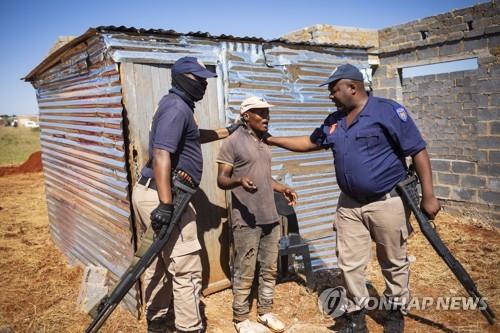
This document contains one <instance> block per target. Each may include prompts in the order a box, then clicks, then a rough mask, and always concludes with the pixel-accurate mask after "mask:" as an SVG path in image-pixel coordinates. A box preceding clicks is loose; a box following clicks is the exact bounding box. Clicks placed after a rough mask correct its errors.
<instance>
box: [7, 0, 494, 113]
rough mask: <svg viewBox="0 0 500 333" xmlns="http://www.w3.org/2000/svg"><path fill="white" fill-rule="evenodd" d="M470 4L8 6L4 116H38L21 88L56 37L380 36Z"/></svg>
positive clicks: (269, 0)
mask: <svg viewBox="0 0 500 333" xmlns="http://www.w3.org/2000/svg"><path fill="white" fill-rule="evenodd" d="M479 2H485V1H478V0H476V1H471V0H455V1H449V0H420V1H401V0H400V1H395V0H394V1H376V0H372V1H368V0H366V1H365V0H358V1H342V2H341V1H336V0H302V1H294V0H288V1H285V0H274V1H273V0H253V1H238V0H233V1H227V0H222V1H217V0H211V1H198V0H183V1H171V0H163V1H159V0H158V1H155V0H143V1H138V0H136V1H128V0H122V1H117V0H101V1H95V0H85V1H78V2H76V1H61V0H45V1H43V0H40V1H34V0H30V1H28V0H2V1H1V2H0V27H1V31H2V35H1V37H0V39H1V45H2V52H1V53H0V57H1V59H0V60H1V61H0V73H1V79H0V99H1V100H2V103H0V114H36V113H38V108H37V104H36V97H35V90H34V89H33V87H32V86H31V84H29V83H25V82H24V81H21V80H20V78H21V77H23V76H24V75H26V74H27V73H28V72H29V71H30V70H31V69H33V68H34V67H35V66H36V65H37V64H39V63H40V61H42V60H43V58H44V57H45V56H46V55H47V52H48V50H49V49H50V47H51V46H52V45H53V43H54V42H55V40H56V39H57V37H58V36H67V35H75V36H78V35H80V34H82V33H84V32H85V31H86V30H87V29H88V28H89V27H95V26H99V25H125V26H134V27H140V28H162V29H174V30H177V31H179V32H189V31H207V32H210V33H212V34H231V35H235V36H258V37H264V38H276V37H279V36H281V35H283V34H285V33H287V32H290V31H293V30H297V29H300V28H303V27H307V26H310V25H314V24H317V23H324V24H333V25H342V26H355V27H360V28H370V29H380V28H385V27H388V26H392V25H396V24H400V23H405V22H409V21H413V20H416V19H419V18H423V17H427V16H432V15H436V14H439V13H443V12H447V11H450V10H453V9H457V8H464V7H469V6H472V5H474V4H476V3H479Z"/></svg>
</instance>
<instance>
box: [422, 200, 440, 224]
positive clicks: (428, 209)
mask: <svg viewBox="0 0 500 333" xmlns="http://www.w3.org/2000/svg"><path fill="white" fill-rule="evenodd" d="M420 209H422V211H423V212H424V213H425V214H427V216H428V217H429V219H431V220H433V219H434V218H435V217H436V215H437V213H438V212H439V211H440V210H441V204H440V203H439V200H438V199H437V198H436V197H435V196H431V197H422V201H421V202H420Z"/></svg>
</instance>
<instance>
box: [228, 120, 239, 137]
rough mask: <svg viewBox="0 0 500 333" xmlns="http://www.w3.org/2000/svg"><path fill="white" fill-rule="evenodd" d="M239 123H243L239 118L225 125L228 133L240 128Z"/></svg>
mask: <svg viewBox="0 0 500 333" xmlns="http://www.w3.org/2000/svg"><path fill="white" fill-rule="evenodd" d="M241 125H243V123H242V122H241V120H235V121H234V122H232V123H230V124H229V125H227V126H226V129H227V132H228V133H229V135H231V134H233V133H234V132H236V130H237V129H238V128H240V126H241Z"/></svg>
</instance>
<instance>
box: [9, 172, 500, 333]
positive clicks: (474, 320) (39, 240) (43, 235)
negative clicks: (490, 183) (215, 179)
mask: <svg viewBox="0 0 500 333" xmlns="http://www.w3.org/2000/svg"><path fill="white" fill-rule="evenodd" d="M0 197H1V198H2V199H1V203H0V206H1V208H0V221H1V223H0V273H1V276H2V279H0V331H1V329H2V328H4V329H7V328H11V329H12V330H13V331H14V332H27V333H31V332H82V331H83V330H84V328H85V326H86V324H88V322H89V317H88V316H87V315H86V314H84V313H82V312H81V311H80V310H79V309H78V308H77V307H76V305H75V301H76V298H77V295H78V288H79V286H80V282H81V277H82V270H81V269H80V268H78V267H70V266H68V265H67V264H66V261H65V259H64V257H63V256H62V254H61V253H60V252H59V250H58V249H57V248H56V247H55V246H54V245H53V243H52V241H51V240H50V235H49V231H48V221H47V207H46V204H45V200H44V188H43V182H42V175H41V174H40V173H36V174H29V175H17V176H7V177H0ZM437 224H438V226H439V230H440V233H441V236H442V237H443V239H444V240H445V242H446V244H448V245H449V247H450V249H451V250H452V252H453V253H454V254H455V255H456V257H457V258H458V259H459V260H460V261H461V262H462V264H463V265H464V267H465V268H466V269H467V270H468V271H469V273H470V274H471V275H472V277H473V278H474V279H475V280H476V282H477V284H478V286H479V290H480V291H481V292H482V293H483V294H484V295H487V296H488V297H489V303H490V305H492V306H493V308H495V309H497V311H500V310H499V309H500V291H499V287H498V286H499V276H498V267H499V264H500V262H499V254H500V250H499V244H500V235H499V233H498V231H497V230H494V229H491V228H488V227H486V226H484V225H472V224H471V223H470V221H466V220H463V219H457V218H454V217H452V216H450V215H447V214H441V215H440V216H439V219H438V221H437ZM409 252H410V254H411V255H413V256H415V257H416V261H415V262H414V263H413V264H412V268H411V269H412V276H411V282H412V291H413V296H415V297H424V296H432V297H436V296H454V295H459V296H460V295H463V296H466V294H465V291H463V289H462V287H461V286H460V285H459V283H458V282H457V281H456V280H455V278H454V277H453V275H452V273H451V272H450V271H449V270H448V268H447V267H446V266H445V265H444V263H442V261H441V259H440V258H439V257H438V256H437V255H436V254H435V253H434V251H433V250H432V248H430V246H429V245H428V243H427V241H426V240H425V239H424V238H423V236H422V235H421V233H420V232H419V231H418V230H417V231H416V232H415V234H414V236H413V237H412V238H411V239H410V247H409ZM368 276H369V278H370V280H371V282H372V284H373V285H374V287H375V289H376V290H377V291H378V293H379V294H381V293H382V292H383V289H384V283H383V280H382V277H381V275H380V273H379V269H378V265H377V263H376V260H375V258H374V259H373V260H372V263H371V264H370V267H369V269H368ZM231 300H232V297H231V292H230V290H225V291H222V292H220V293H217V294H214V295H211V296H209V297H207V298H205V299H204V303H205V307H204V311H205V315H206V317H207V324H208V329H207V332H208V333H226V332H234V330H233V326H232V323H231ZM274 308H275V312H277V313H278V314H279V315H280V316H281V317H282V318H283V319H284V320H285V321H286V322H287V323H288V324H293V323H302V324H305V325H304V326H301V327H302V328H301V329H300V330H294V332H302V333H309V332H310V333H318V332H328V331H330V328H331V327H332V325H333V324H334V322H333V320H331V319H330V318H326V317H322V316H321V315H320V314H319V312H318V311H317V303H316V295H315V294H309V293H307V291H306V290H305V288H304V287H303V286H302V285H299V284H296V283H294V282H287V283H282V284H279V285H278V286H277V290H276V298H275V307H274ZM252 311H253V314H252V315H253V316H255V306H254V307H253V310H252ZM414 314H415V315H417V316H419V317H413V318H416V319H418V320H419V321H417V320H415V319H412V318H409V319H407V320H406V325H407V330H406V331H407V332H498V328H497V327H498V326H495V327H489V326H488V325H487V324H485V320H484V319H483V317H482V316H481V315H480V313H479V312H477V311H430V310H427V311H421V312H418V311H415V312H414ZM370 316H371V317H370V319H369V320H368V325H369V328H370V332H382V328H381V326H380V325H379V324H378V323H377V322H376V320H378V317H377V316H378V314H377V313H370ZM373 318H375V320H374V319H373ZM422 318H423V319H422ZM424 319H425V321H426V323H423V321H424ZM432 325H434V326H432ZM102 331H103V332H123V333H128V332H145V324H144V321H143V320H142V321H137V320H136V319H135V318H134V317H133V316H132V315H130V314H129V313H127V312H125V311H124V310H121V309H119V310H118V311H116V313H114V314H113V315H112V317H111V318H110V319H109V321H108V322H107V323H106V325H105V326H104V327H103V330H102ZM330 332H331V331H330Z"/></svg>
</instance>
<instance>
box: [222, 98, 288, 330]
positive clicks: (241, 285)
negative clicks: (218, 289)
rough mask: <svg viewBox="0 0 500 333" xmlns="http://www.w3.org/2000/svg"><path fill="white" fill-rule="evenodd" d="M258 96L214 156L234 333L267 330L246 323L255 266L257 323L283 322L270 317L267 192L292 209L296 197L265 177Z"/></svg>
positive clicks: (273, 221) (276, 325)
mask: <svg viewBox="0 0 500 333" xmlns="http://www.w3.org/2000/svg"><path fill="white" fill-rule="evenodd" d="M270 107H271V105H270V104H268V103H267V102H266V101H265V100H264V99H263V98H259V97H250V98H247V99H245V100H244V101H243V103H241V109H240V113H241V119H242V121H243V126H241V127H240V128H239V129H237V130H236V131H235V132H234V134H233V135H232V136H230V137H229V139H227V140H226V141H225V142H224V143H223V145H222V147H221V150H220V153H219V156H218V157H217V163H218V164H219V172H218V177H217V184H218V186H219V187H220V188H221V189H224V190H231V196H232V208H231V221H232V230H233V238H234V247H235V258H234V270H233V321H234V324H235V328H236V330H237V331H238V332H239V333H259V332H267V330H266V329H265V328H264V327H263V326H262V325H259V324H258V323H255V322H253V321H251V320H250V319H249V313H250V291H251V289H252V285H253V280H254V276H255V267H256V263H257V262H258V263H259V272H258V276H259V285H258V302H257V312H258V318H257V321H258V322H259V323H261V324H263V325H265V326H267V327H268V328H269V329H270V330H271V331H273V332H276V333H277V332H283V331H284V329H285V324H284V323H283V322H282V321H281V320H280V319H278V317H277V316H276V315H275V314H273V313H271V308H272V304H273V295H274V287H275V283H276V275H277V274H276V271H277V259H278V242H279V238H280V227H279V216H278V212H277V211H276V205H275V202H274V193H273V191H277V192H281V193H283V195H284V196H285V197H286V199H287V200H288V201H289V204H290V205H294V204H295V202H296V200H297V194H296V193H295V191H294V190H293V189H291V188H288V187H286V186H284V185H283V184H280V183H278V182H277V181H275V180H274V179H273V178H272V175H271V149H270V148H269V146H268V145H267V144H266V143H264V142H263V136H264V135H265V134H266V133H267V129H268V123H269V108H270Z"/></svg>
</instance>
